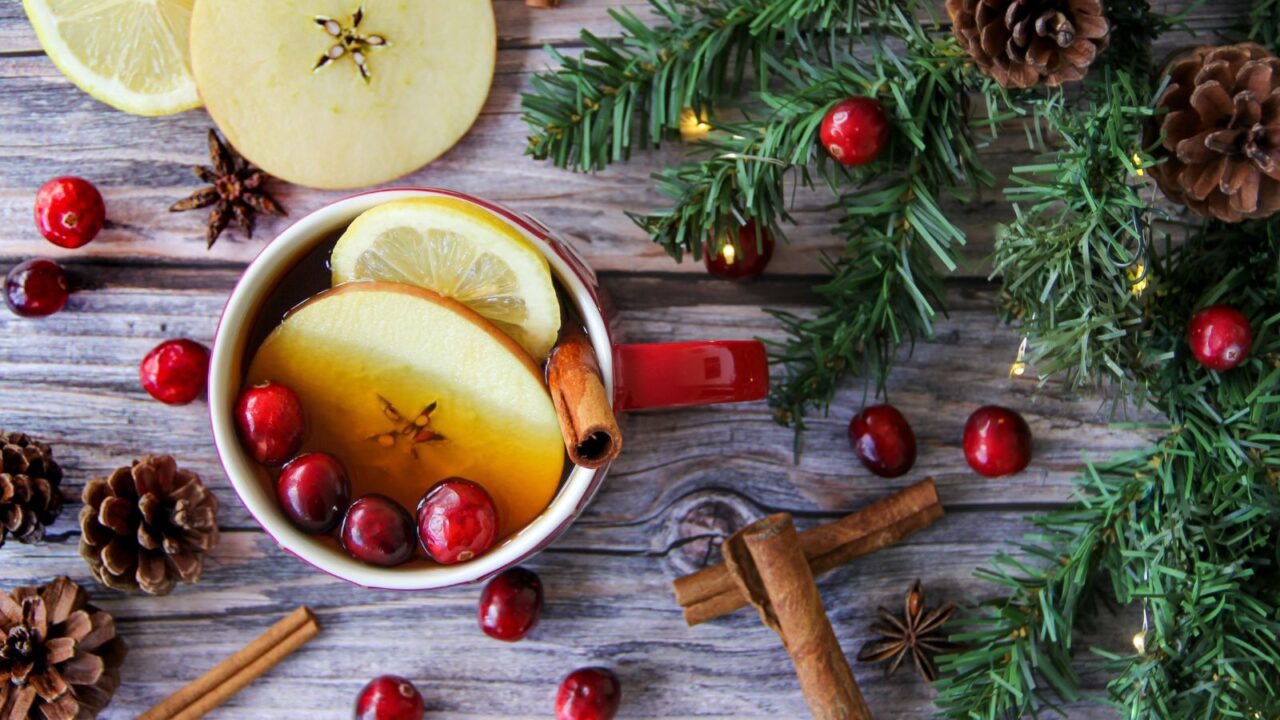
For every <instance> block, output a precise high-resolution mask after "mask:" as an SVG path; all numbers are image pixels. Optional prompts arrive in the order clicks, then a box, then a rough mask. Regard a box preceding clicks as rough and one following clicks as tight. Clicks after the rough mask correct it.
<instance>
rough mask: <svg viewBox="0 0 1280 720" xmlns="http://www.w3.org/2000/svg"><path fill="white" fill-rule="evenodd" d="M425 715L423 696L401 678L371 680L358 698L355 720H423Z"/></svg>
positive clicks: (392, 676)
mask: <svg viewBox="0 0 1280 720" xmlns="http://www.w3.org/2000/svg"><path fill="white" fill-rule="evenodd" d="M426 714H427V709H426V705H425V704H424V703H423V702H422V693H420V692H418V688H416V687H414V686H413V683H411V682H409V681H408V680H405V679H404V678H402V677H400V676H399V675H380V676H378V677H376V678H374V679H372V680H370V681H369V684H368V685H365V686H364V689H363V690H361V691H360V696H359V697H358V698H357V699H356V720H422V717H423V716H424V715H426Z"/></svg>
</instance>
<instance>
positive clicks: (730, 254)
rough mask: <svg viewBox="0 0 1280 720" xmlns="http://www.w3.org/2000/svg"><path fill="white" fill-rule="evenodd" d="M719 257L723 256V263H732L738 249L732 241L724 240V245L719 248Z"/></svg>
mask: <svg viewBox="0 0 1280 720" xmlns="http://www.w3.org/2000/svg"><path fill="white" fill-rule="evenodd" d="M720 257H722V258H724V264H725V265H732V264H733V261H734V260H736V259H737V257H738V250H737V249H736V248H734V247H733V242H732V241H729V240H725V243H724V245H723V246H722V247H721V248H720Z"/></svg>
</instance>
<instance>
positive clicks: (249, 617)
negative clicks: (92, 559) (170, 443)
mask: <svg viewBox="0 0 1280 720" xmlns="http://www.w3.org/2000/svg"><path fill="white" fill-rule="evenodd" d="M801 522H802V523H803V522H805V521H803V520H802V521H801ZM1021 531H1022V525H1021V523H1020V522H1019V521H1018V519H1017V518H1016V516H1013V515H1010V514H1007V513H1005V514H1000V513H984V514H983V515H982V517H981V522H974V521H973V519H972V518H967V517H965V516H963V515H957V516H953V517H951V518H947V519H946V520H944V521H943V523H941V524H940V525H939V526H938V527H937V528H935V529H932V530H929V531H926V533H922V535H921V536H919V537H920V540H919V541H913V542H911V543H908V544H905V545H903V546H899V547H895V548H891V549H889V550H886V551H884V552H881V553H879V554H877V555H874V556H871V557H868V558H864V559H863V560H861V561H859V562H858V563H855V564H853V565H851V566H848V567H845V568H841V569H840V570H837V571H836V572H833V573H831V574H830V575H827V576H825V577H824V578H823V579H822V580H821V582H820V585H821V588H822V590H823V597H824V601H825V603H826V605H827V607H828V610H829V613H830V615H831V618H832V623H833V625H834V627H835V628H836V631H837V634H838V636H839V638H840V640H841V643H842V645H843V647H844V649H845V651H846V652H847V653H849V654H856V652H857V649H858V648H859V647H860V646H861V645H862V643H863V642H865V641H866V640H867V639H869V636H870V633H869V632H868V630H867V627H868V626H869V625H870V623H871V621H872V619H873V614H874V611H875V606H876V605H888V606H890V607H897V605H898V604H899V603H900V602H901V593H903V592H905V590H906V588H907V586H908V585H909V584H910V582H911V581H912V580H913V579H915V578H916V577H921V578H923V579H924V580H925V582H926V583H927V585H926V587H927V589H928V590H929V593H930V597H931V598H932V599H933V601H935V602H940V601H942V600H945V599H954V600H963V599H964V598H965V597H966V595H967V594H970V593H972V592H974V591H975V590H977V592H978V593H979V596H985V595H989V590H988V589H987V588H982V587H977V588H975V586H974V585H973V584H972V582H971V580H970V579H969V578H968V573H969V568H971V567H972V566H974V565H975V564H978V563H981V562H983V561H984V559H985V557H986V556H987V555H988V554H989V552H990V550H991V546H992V545H993V544H998V543H1000V542H1001V539H1002V538H1004V537H1008V536H1011V535H1016V534H1017V533H1019V532H1021ZM579 534H580V531H579V530H577V529H575V530H573V531H571V532H570V535H569V537H567V538H566V540H565V542H564V543H562V545H563V546H566V547H572V546H574V545H578V544H582V543H583V541H582V539H581V538H579V537H578V535H579ZM4 553H5V562H4V563H3V565H0V587H5V588H9V587H12V586H13V585H15V584H20V583H22V582H26V581H36V580H39V579H42V578H45V577H48V576H50V575H53V574H59V573H66V574H70V575H71V576H72V577H74V578H77V579H79V580H82V581H85V582H90V583H91V581H89V580H88V578H87V574H86V573H85V571H84V566H83V564H82V562H81V560H80V558H79V556H78V554H77V553H76V550H75V546H74V545H73V544H70V543H67V544H51V545H46V546H43V547H29V546H21V545H17V544H16V543H15V544H10V545H7V546H6V547H5V549H4ZM212 558H213V560H212V562H211V563H210V564H209V565H208V566H207V569H206V574H205V577H204V578H203V579H202V580H201V582H200V583H199V584H197V585H194V586H183V587H180V588H178V589H177V590H176V591H175V592H174V594H173V595H170V596H168V597H165V598H140V597H130V596H123V595H120V594H118V593H114V592H110V591H106V590H101V589H99V588H97V587H96V585H92V584H91V585H90V586H91V588H92V589H93V591H94V597H95V600H96V601H97V602H99V604H100V605H101V606H102V607H103V608H105V609H107V610H108V611H110V612H112V613H113V614H114V615H115V616H116V618H117V624H118V626H119V628H120V632H121V634H122V635H123V636H124V637H125V638H126V640H127V642H128V643H129V646H130V653H129V657H128V660H127V662H126V664H125V667H124V668H123V675H124V680H125V682H124V684H123V686H122V687H121V689H120V691H119V694H118V695H117V699H116V702H115V704H113V705H112V707H111V708H110V710H109V711H108V713H107V715H106V716H107V717H110V718H124V717H132V716H133V715H135V714H137V712H139V711H141V710H142V709H144V708H145V707H148V706H149V705H150V704H152V703H154V702H156V701H157V700H159V699H160V698H161V697H163V696H165V695H166V694H168V693H170V692H172V691H174V690H175V689H177V688H178V687H179V686H180V685H182V684H183V683H185V682H186V681H189V680H190V679H191V678H193V677H195V676H196V675H197V674H199V673H200V672H202V671H203V670H205V669H206V668H207V667H209V666H210V665H211V664H212V663H213V662H216V659H217V658H220V657H223V656H225V655H227V654H229V653H231V652H233V651H234V650H235V649H237V648H238V647H239V646H240V645H242V644H243V643H244V642H246V641H247V640H248V639H249V638H251V637H253V636H255V635H256V634H257V633H259V632H261V631H262V629H264V628H265V627H266V626H267V625H268V624H270V623H271V622H272V621H274V620H275V619H276V618H278V617H279V616H280V615H283V614H284V612H287V609H288V608H290V607H293V606H295V605H297V604H307V605H309V606H311V607H312V608H314V609H315V610H316V611H317V613H318V615H319V617H320V621H321V623H322V625H323V628H324V629H323V631H322V633H321V634H320V636H319V637H318V638H316V639H315V640H314V641H312V642H311V643H310V644H309V645H307V646H306V647H305V648H304V649H303V650H302V651H300V652H299V653H297V654H296V655H295V656H293V657H291V658H289V659H288V660H287V661H285V662H284V663H282V664H281V665H280V666H278V667H277V668H276V669H275V670H273V671H272V672H271V673H270V674H269V675H268V676H267V677H265V678H264V679H263V680H261V681H260V682H258V683H255V684H254V685H252V686H250V687H249V688H247V689H246V690H245V691H243V692H242V693H241V694H240V695H238V696H237V697H236V698H235V699H234V700H233V701H232V702H231V703H230V704H229V705H227V706H226V707H225V708H223V709H222V710H221V711H219V712H217V713H214V714H213V715H211V717H216V718H249V717H253V718H268V717H269V718H308V719H312V718H335V719H336V718H342V717H348V716H349V712H350V710H349V707H350V706H351V703H352V702H353V698H354V695H355V693H356V692H357V691H358V690H359V688H360V686H361V684H362V683H363V682H364V681H365V680H366V679H367V678H369V677H372V676H373V675H375V674H379V673H383V672H396V673H401V674H404V675H406V676H408V677H409V678H411V679H412V680H414V681H415V682H416V683H417V684H418V685H419V687H420V688H421V689H422V690H423V692H424V694H425V695H426V697H427V700H428V707H429V709H430V710H431V711H432V713H438V714H439V716H441V717H468V718H503V717H519V718H526V717H529V718H532V717H547V716H548V715H549V714H550V711H551V707H552V703H553V698H554V693H555V687H556V683H557V682H558V680H559V678H560V677H561V676H563V675H564V674H565V673H567V672H568V671H570V670H572V669H573V668H575V667H578V666H581V665H584V664H605V665H609V666H612V667H614V668H615V669H616V670H617V672H618V674H619V675H620V677H621V679H622V683H623V688H624V690H623V697H624V706H623V707H624V710H623V713H622V717H634V718H658V717H698V718H766V717H787V718H799V717H805V716H806V715H805V709H804V708H805V706H804V702H803V699H802V698H801V696H800V694H799V692H798V690H797V688H796V684H795V678H794V675H793V672H792V669H791V665H790V662H789V660H788V659H787V656H786V653H785V652H784V651H783V649H782V647H781V646H780V644H779V643H778V641H777V638H776V636H774V635H773V634H772V633H771V632H770V631H768V630H767V629H765V628H764V627H763V626H762V625H760V623H759V622H758V620H757V619H756V618H755V617H754V616H753V615H752V614H751V613H750V612H748V611H742V612H739V613H736V614H734V615H733V616H730V617H727V618H724V619H722V620H719V621H716V622H714V623H711V624H708V625H704V626H700V627H698V628H694V629H688V628H686V627H685V626H684V623H683V621H682V619H681V617H680V613H679V609H678V608H677V607H676V606H675V603H674V600H673V599H672V597H671V595H670V588H669V581H670V580H671V578H672V577H673V574H672V572H671V570H670V568H668V567H667V564H666V563H665V562H664V560H663V558H662V557H660V556H659V557H653V556H647V555H630V556H619V555H613V554H609V555H601V554H596V553H589V552H578V551H572V550H565V549H560V548H557V549H553V550H551V551H549V552H547V553H544V554H543V555H541V556H539V557H538V558H536V559H535V560H534V561H532V562H531V563H530V566H531V567H532V568H534V569H535V570H536V571H537V572H539V574H540V575H541V576H542V579H543V583H544V586H545V588H546V592H547V605H546V610H545V612H544V614H543V619H542V622H541V624H540V626H539V628H538V629H537V630H535V632H534V634H533V635H532V636H531V637H530V638H529V639H527V640H525V641H523V642H521V643H517V644H511V645H509V644H505V643H499V642H496V641H492V640H489V639H487V638H485V637H484V636H483V635H482V634H481V633H480V632H479V630H478V629H477V628H476V625H475V598H476V594H477V592H476V590H475V589H474V588H463V589H455V590H449V591H444V592H437V593H394V592H385V591H370V590H364V589H361V588H355V587H352V586H349V585H346V584H345V583H342V582H341V581H337V580H334V579H332V578H329V577H327V576H324V575H322V574H320V573H317V572H315V571H313V570H311V569H309V568H307V567H305V566H304V565H303V564H302V563H299V562H297V561H295V560H293V559H291V558H289V557H287V556H285V555H283V554H282V553H281V552H280V551H279V550H278V549H276V548H274V547H272V545H271V543H270V542H269V541H268V540H267V539H266V538H265V537H264V536H263V535H262V534H261V533H257V532H234V533H228V534H226V535H225V537H224V538H223V541H222V543H221V545H220V546H219V547H218V548H217V549H216V550H215V552H214V553H213V556H212ZM1136 624H1137V621H1136V619H1135V618H1134V617H1133V616H1126V617H1121V618H1117V619H1114V620H1104V622H1103V623H1101V626H1100V628H1099V630H1098V631H1097V632H1096V633H1095V634H1094V635H1092V636H1090V637H1088V638H1085V639H1084V641H1083V644H1084V646H1086V647H1087V646H1088V645H1089V644H1101V645H1103V646H1105V647H1108V648H1109V649H1112V650H1118V651H1122V650H1123V649H1124V643H1125V642H1126V639H1127V638H1128V637H1129V636H1131V635H1132V628H1134V627H1136ZM406 638H408V639H409V641H406ZM1087 664H1088V663H1087ZM1093 667H1094V668H1095V671H1094V672H1091V673H1088V674H1087V675H1086V680H1087V681H1088V682H1089V683H1090V686H1091V687H1094V688H1096V687H1098V684H1099V682H1100V681H1101V677H1100V675H1098V674H1097V672H1096V665H1093ZM855 673H856V674H857V676H858V678H859V682H860V683H861V685H862V688H863V691H864V693H865V694H866V695H867V699H868V702H869V703H870V704H871V706H872V707H873V708H874V709H875V711H876V713H877V717H884V718H926V717H928V716H929V702H930V698H931V692H930V691H929V690H928V689H927V688H926V687H924V686H923V685H922V684H921V683H920V682H919V681H917V680H916V679H914V678H913V677H912V676H911V675H910V674H909V671H905V672H901V673H899V675H898V676H896V677H895V678H893V679H891V680H886V679H884V678H883V677H882V676H881V674H880V672H879V671H878V669H877V668H876V667H874V666H867V665H855ZM433 716H434V715H433ZM1109 717H1114V715H1113V714H1111V713H1109V712H1106V711H1103V710H1101V709H1099V708H1086V707H1082V708H1081V709H1080V710H1079V711H1077V712H1073V713H1072V718H1075V719H1076V720H1089V719H1093V718H1098V719H1100V718H1109Z"/></svg>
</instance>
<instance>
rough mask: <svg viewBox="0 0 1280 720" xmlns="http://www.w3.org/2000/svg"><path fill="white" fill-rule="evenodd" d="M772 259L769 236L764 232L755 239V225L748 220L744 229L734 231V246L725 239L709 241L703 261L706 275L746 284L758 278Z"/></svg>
mask: <svg viewBox="0 0 1280 720" xmlns="http://www.w3.org/2000/svg"><path fill="white" fill-rule="evenodd" d="M772 258H773V234H772V233H770V232H769V229H768V228H764V229H762V230H761V231H760V236H759V237H756V223H755V221H754V220H748V221H747V224H746V225H743V226H742V227H740V228H738V243H737V245H734V243H732V242H730V239H729V238H727V237H726V238H722V239H720V240H719V241H717V240H716V239H715V238H712V241H711V243H709V244H708V245H707V253H706V255H705V257H704V261H705V262H706V265H707V272H709V273H711V274H712V275H714V276H716V277H718V278H720V279H721V280H733V281H734V282H746V281H748V280H754V279H756V278H758V277H760V274H761V273H763V272H764V269H765V268H766V267H768V266H769V260H770V259H772Z"/></svg>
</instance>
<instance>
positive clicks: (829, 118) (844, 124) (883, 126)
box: [818, 97, 889, 165]
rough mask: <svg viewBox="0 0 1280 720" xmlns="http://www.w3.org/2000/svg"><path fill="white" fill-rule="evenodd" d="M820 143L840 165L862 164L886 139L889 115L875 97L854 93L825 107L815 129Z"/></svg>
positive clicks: (877, 153)
mask: <svg viewBox="0 0 1280 720" xmlns="http://www.w3.org/2000/svg"><path fill="white" fill-rule="evenodd" d="M818 137H819V138H821V139H822V146H823V147H825V148H826V149H827V152H828V153H830V154H831V157H833V158H835V160H836V162H838V163H840V164H842V165H866V164H867V163H869V162H871V161H872V160H875V159H876V157H878V156H879V155H880V152H881V151H882V150H884V146H885V145H886V144H888V142H889V116H888V115H887V114H885V111H884V106H883V105H881V104H880V101H879V100H874V99H872V98H869V97H855V98H849V99H848V100H841V101H840V102H838V103H836V104H835V106H834V107H832V108H831V109H830V110H828V111H827V114H826V116H825V117H823V118H822V127H821V128H820V129H819V130H818Z"/></svg>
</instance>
